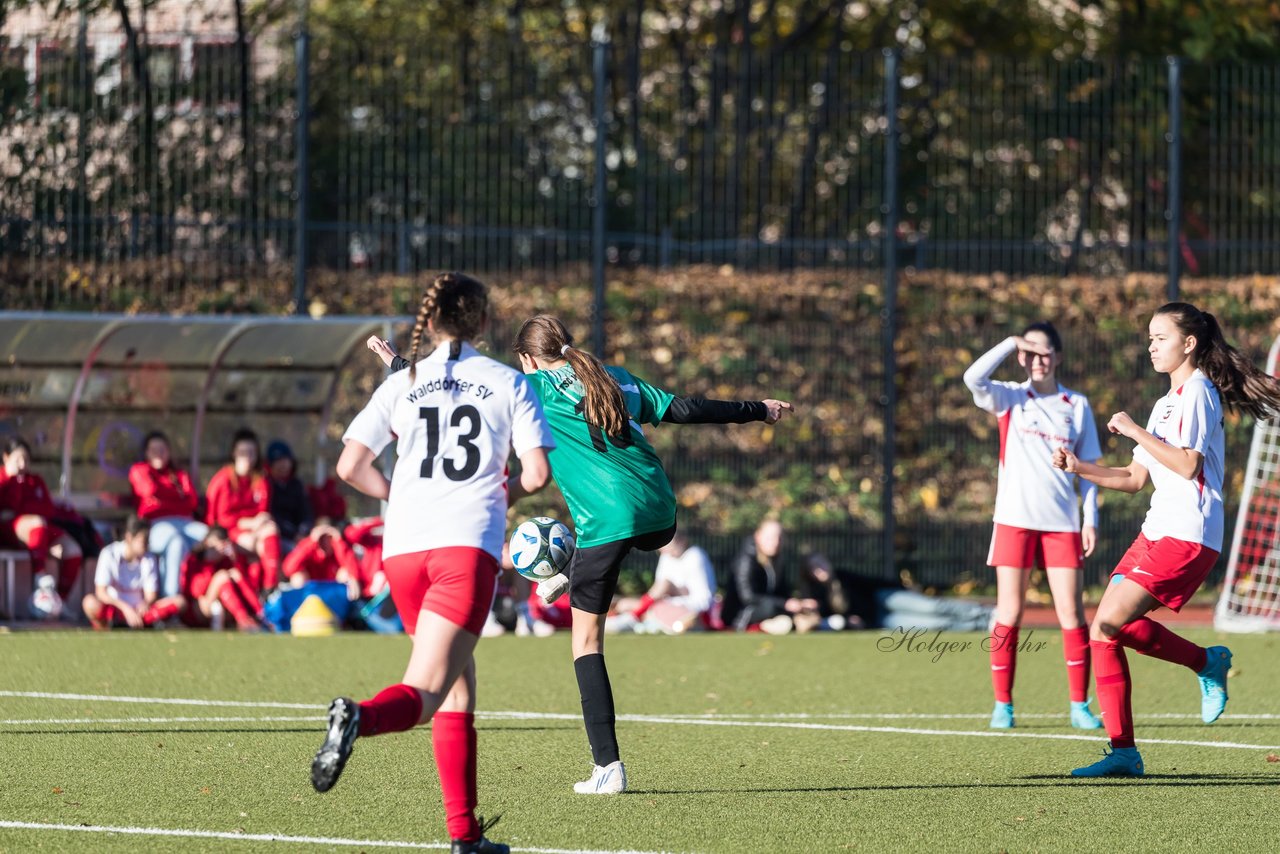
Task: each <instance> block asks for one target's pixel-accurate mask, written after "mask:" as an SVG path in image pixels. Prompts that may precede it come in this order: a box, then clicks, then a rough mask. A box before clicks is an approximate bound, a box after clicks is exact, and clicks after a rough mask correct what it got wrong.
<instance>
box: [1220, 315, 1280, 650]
mask: <svg viewBox="0 0 1280 854" xmlns="http://www.w3.org/2000/svg"><path fill="white" fill-rule="evenodd" d="M1277 360H1280V338H1277V339H1276V341H1275V343H1274V344H1272V345H1271V352H1270V354H1269V355H1268V357H1267V373H1269V374H1271V375H1272V376H1280V373H1277V368H1278V367H1280V366H1278V365H1277ZM1213 624H1214V627H1215V628H1217V629H1221V630H1222V631H1228V632H1267V631H1280V417H1278V418H1273V419H1271V420H1270V421H1259V422H1258V423H1257V424H1255V425H1254V428H1253V441H1252V443H1251V444H1250V446H1249V465H1248V469H1247V470H1246V472H1245V479H1244V492H1243V493H1242V494H1241V496H1240V510H1239V513H1238V515H1237V516H1236V530H1235V536H1234V537H1232V540H1231V553H1230V556H1229V557H1228V560H1227V577H1226V580H1225V581H1224V582H1223V585H1222V596H1221V598H1220V599H1219V600H1218V607H1217V609H1216V610H1215V612H1214V615H1213Z"/></svg>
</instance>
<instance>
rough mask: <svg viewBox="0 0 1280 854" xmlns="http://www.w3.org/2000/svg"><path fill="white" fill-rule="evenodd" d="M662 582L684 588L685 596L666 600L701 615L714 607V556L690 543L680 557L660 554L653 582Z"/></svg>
mask: <svg viewBox="0 0 1280 854" xmlns="http://www.w3.org/2000/svg"><path fill="white" fill-rule="evenodd" d="M660 581H667V582H669V583H671V584H672V585H673V586H675V587H679V588H681V589H683V590H684V591H685V593H684V595H682V596H673V597H671V598H670V599H669V600H667V601H669V602H671V603H672V604H675V605H679V606H681V607H683V608H687V609H689V610H690V611H696V612H698V613H699V614H701V613H703V612H704V611H710V610H711V604H712V602H713V601H714V600H715V595H716V573H715V570H714V569H713V568H712V566H711V558H709V557H707V553H706V552H704V551H703V550H702V549H700V548H698V547H697V546H689V547H688V548H687V549H685V550H684V553H683V554H682V555H680V556H679V557H676V556H674V555H669V554H660V555H658V569H657V572H656V573H654V578H653V583H654V584H657V583H658V582H660Z"/></svg>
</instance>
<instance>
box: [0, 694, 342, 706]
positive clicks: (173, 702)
mask: <svg viewBox="0 0 1280 854" xmlns="http://www.w3.org/2000/svg"><path fill="white" fill-rule="evenodd" d="M0 697H26V698H30V699H35V700H90V701H92V702H96V703H146V704H148V705H152V704H154V705H157V706H219V707H223V708H239V709H307V710H314V709H321V710H323V709H325V708H327V706H323V705H317V704H316V703H269V702H260V701H256V700H192V699H181V698H176V697H111V696H105V695H101V694H56V693H52V692H49V691H0Z"/></svg>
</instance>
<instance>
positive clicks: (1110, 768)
mask: <svg viewBox="0 0 1280 854" xmlns="http://www.w3.org/2000/svg"><path fill="white" fill-rule="evenodd" d="M1142 771H1143V768H1142V754H1141V753H1139V752H1138V748H1136V747H1115V748H1111V749H1109V750H1108V749H1105V748H1104V749H1103V751H1102V758H1101V759H1099V760H1098V761H1097V762H1095V763H1093V764H1092V765H1086V766H1084V767H1083V768H1077V769H1075V770H1074V771H1072V772H1071V776H1072V777H1141V776H1142Z"/></svg>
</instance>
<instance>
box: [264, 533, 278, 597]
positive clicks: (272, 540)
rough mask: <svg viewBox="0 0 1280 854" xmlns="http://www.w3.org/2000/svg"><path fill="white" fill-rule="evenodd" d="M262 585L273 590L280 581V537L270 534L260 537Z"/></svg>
mask: <svg viewBox="0 0 1280 854" xmlns="http://www.w3.org/2000/svg"><path fill="white" fill-rule="evenodd" d="M260 556H261V558H262V586H263V587H264V588H265V589H267V590H274V589H275V586H276V585H277V584H279V583H280V537H278V536H277V535H275V534H270V535H268V536H266V537H263V538H262V554H261V555H260Z"/></svg>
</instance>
